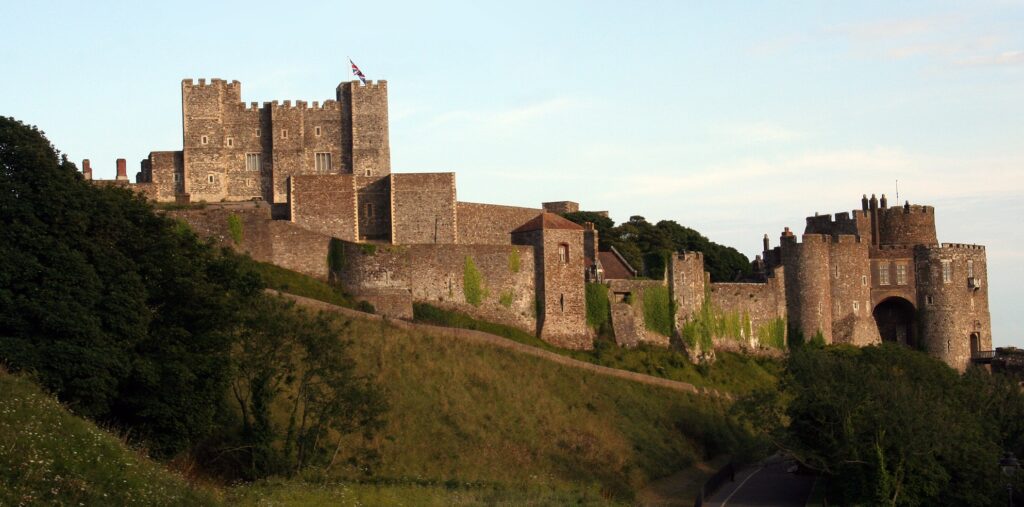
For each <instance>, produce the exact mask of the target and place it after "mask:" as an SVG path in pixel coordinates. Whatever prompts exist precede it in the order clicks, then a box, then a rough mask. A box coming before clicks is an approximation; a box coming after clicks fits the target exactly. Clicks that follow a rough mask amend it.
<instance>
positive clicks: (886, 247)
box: [878, 245, 916, 250]
mask: <svg viewBox="0 0 1024 507" xmlns="http://www.w3.org/2000/svg"><path fill="white" fill-rule="evenodd" d="M915 246H916V245H878V249H879V250H913V249H914V248H915Z"/></svg>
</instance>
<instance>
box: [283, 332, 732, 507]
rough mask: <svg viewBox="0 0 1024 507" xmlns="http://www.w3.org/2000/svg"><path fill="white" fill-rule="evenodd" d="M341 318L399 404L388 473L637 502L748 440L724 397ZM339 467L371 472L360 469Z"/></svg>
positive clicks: (388, 446)
mask: <svg viewBox="0 0 1024 507" xmlns="http://www.w3.org/2000/svg"><path fill="white" fill-rule="evenodd" d="M337 318H339V319H342V320H345V321H347V322H348V323H347V324H346V332H345V333H346V336H345V337H346V338H350V339H353V341H352V352H353V354H354V356H355V358H356V363H357V364H358V365H360V368H362V369H363V370H364V372H365V373H366V374H369V375H371V376H373V377H374V378H375V379H376V381H377V382H378V383H379V385H381V386H382V387H383V388H384V389H385V390H386V392H387V393H388V399H389V403H390V404H391V407H392V408H391V411H390V412H389V414H388V415H387V418H388V421H387V426H386V428H385V429H384V430H383V431H382V432H381V433H380V434H379V435H378V436H377V437H376V438H375V439H374V440H373V442H372V443H371V444H370V448H371V449H372V450H373V451H374V452H376V453H377V454H378V455H379V457H380V462H379V464H378V465H376V467H374V472H375V475H374V477H376V478H377V479H379V480H389V481H395V482H398V483H402V482H403V481H405V482H408V481H413V482H415V483H422V482H424V481H425V482H427V483H438V484H456V485H467V484H468V485H481V484H482V485H490V486H493V487H498V488H501V489H510V490H511V489H521V488H527V490H529V488H534V487H536V488H541V489H544V488H547V489H553V490H556V491H567V490H577V491H578V490H581V489H582V490H584V491H592V490H596V491H599V492H601V494H602V496H604V497H607V498H612V499H616V500H622V501H629V500H631V499H632V495H633V494H634V493H635V492H636V491H637V490H638V489H639V488H641V487H642V486H643V485H645V484H646V483H648V482H649V481H651V480H652V479H655V478H658V477H662V476H665V475H669V474H671V473H673V472H676V471H678V470H681V469H684V468H686V467H688V466H690V465H692V464H694V463H696V462H699V461H702V460H704V459H707V458H709V457H711V456H714V455H718V454H721V453H727V452H735V451H736V450H737V449H738V448H739V447H740V446H741V443H743V442H744V437H742V435H741V434H739V433H738V431H737V430H736V427H735V425H733V424H731V423H730V422H729V421H728V419H727V418H726V417H725V415H724V414H725V411H726V410H727V406H726V402H725V401H719V400H715V399H711V398H707V397H703V396H697V395H687V394H683V393H679V392H676V391H671V390H666V389H663V388H658V387H654V386H649V385H646V384H640V383H636V382H631V381H628V380H624V379H618V378H612V377H607V376H603V375H598V374H595V373H592V372H587V371H582V370H578V369H575V368H570V367H566V366H562V365H557V364H553V363H551V362H550V361H546V360H543V359H541V358H536V357H532V356H524V355H522V354H518V353H515V352H512V351H509V350H505V349H496V348H492V347H488V346H486V345H479V344H471V343H467V342H463V341H460V340H453V339H450V338H445V337H437V336H430V335H424V334H421V333H419V332H415V331H405V330H400V329H396V328H394V327H391V326H389V325H387V324H386V323H382V322H371V321H366V320H362V319H353V320H350V319H347V318H345V317H342V316H338V317H337ZM279 416H280V419H279V421H280V422H281V423H283V422H284V421H285V420H286V418H287V414H279ZM332 474H333V475H332V479H334V480H349V481H352V480H359V479H360V478H361V476H360V475H359V472H358V471H357V470H349V469H339V470H335V471H332ZM460 487H462V486H460ZM557 503H561V502H557Z"/></svg>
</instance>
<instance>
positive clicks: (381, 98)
mask: <svg viewBox="0 0 1024 507" xmlns="http://www.w3.org/2000/svg"><path fill="white" fill-rule="evenodd" d="M337 97H338V102H339V103H341V105H342V106H341V107H342V130H343V131H348V132H349V133H350V134H349V136H348V137H347V139H346V141H347V142H348V143H349V145H348V149H347V153H348V154H349V156H348V158H349V160H348V167H350V168H351V172H352V175H353V178H354V179H355V186H356V193H357V198H358V201H359V205H358V209H359V216H358V222H359V239H362V240H384V241H390V240H391V238H392V237H393V234H392V232H393V231H392V220H391V217H392V209H391V202H392V188H391V180H390V178H388V176H389V175H390V174H391V144H390V138H389V134H388V83H387V81H384V80H381V81H377V82H372V81H368V82H367V83H366V84H365V85H363V84H361V83H360V82H359V81H349V82H345V83H341V84H339V85H338V89H337Z"/></svg>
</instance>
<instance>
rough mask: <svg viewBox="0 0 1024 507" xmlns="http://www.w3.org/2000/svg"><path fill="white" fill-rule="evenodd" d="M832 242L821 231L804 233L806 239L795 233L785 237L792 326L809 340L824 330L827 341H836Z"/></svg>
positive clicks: (784, 248)
mask: <svg viewBox="0 0 1024 507" xmlns="http://www.w3.org/2000/svg"><path fill="white" fill-rule="evenodd" d="M830 242H831V237H830V236H826V235H821V234H804V236H803V243H797V242H796V238H795V237H792V236H789V237H786V236H784V237H783V238H782V240H781V247H782V250H781V253H782V265H783V267H784V268H785V282H786V308H787V309H788V316H789V322H788V324H789V327H790V330H791V331H793V330H795V331H797V332H799V333H801V334H803V336H804V338H805V339H808V340H809V339H811V337H813V336H814V335H815V334H816V333H818V332H819V331H820V332H821V333H822V336H823V337H824V339H825V343H832V301H831V295H832V288H831V284H830V283H829V273H830V270H829V258H830V256H829V244H830ZM791 338H792V337H791Z"/></svg>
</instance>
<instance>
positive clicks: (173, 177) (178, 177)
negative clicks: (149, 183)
mask: <svg viewBox="0 0 1024 507" xmlns="http://www.w3.org/2000/svg"><path fill="white" fill-rule="evenodd" d="M171 179H172V180H173V181H174V182H175V183H178V182H179V181H181V174H178V173H174V174H173V175H171Z"/></svg>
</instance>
